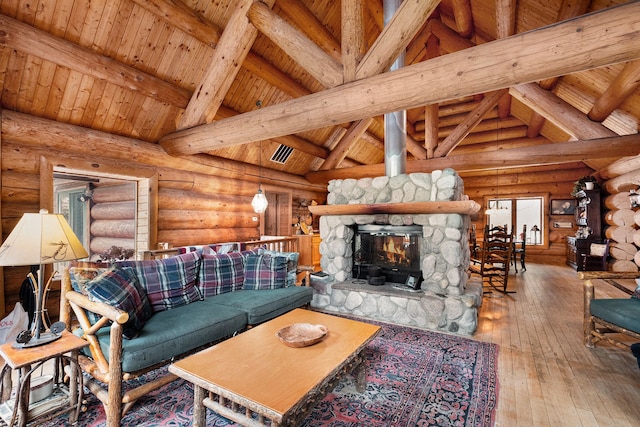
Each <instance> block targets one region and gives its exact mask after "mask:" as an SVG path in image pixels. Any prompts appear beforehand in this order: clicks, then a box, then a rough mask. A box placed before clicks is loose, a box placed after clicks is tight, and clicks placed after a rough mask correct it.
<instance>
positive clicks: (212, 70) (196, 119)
mask: <svg viewBox="0 0 640 427" xmlns="http://www.w3.org/2000/svg"><path fill="white" fill-rule="evenodd" d="M273 1H274V0H271V4H273ZM252 3H253V0H242V1H238V2H236V3H235V9H234V11H233V13H232V14H231V18H230V19H229V22H228V24H227V26H226V28H225V29H224V31H223V32H222V36H221V37H220V40H219V41H218V47H217V48H216V50H215V52H214V54H213V55H212V56H211V60H210V62H209V65H208V66H207V69H206V71H205V73H204V77H203V78H202V80H201V81H200V83H199V84H198V86H197V87H196V90H195V91H194V92H193V95H191V100H190V101H189V105H187V108H186V109H185V111H184V112H183V114H182V117H181V118H180V120H179V122H178V125H177V128H178V129H185V128H190V127H192V126H196V125H200V124H203V123H211V122H212V121H213V119H214V117H215V116H216V112H217V111H218V108H220V105H222V101H223V100H224V96H225V95H226V93H227V91H228V90H229V88H230V87H231V84H232V83H233V81H234V80H235V78H236V76H237V75H238V71H240V67H239V64H242V62H243V61H244V58H245V57H246V56H247V53H249V50H250V49H251V46H252V45H253V42H254V41H255V39H256V37H257V36H258V30H256V28H255V27H254V26H253V25H251V24H250V23H249V20H248V19H247V12H248V10H249V8H250V7H251V5H252ZM260 4H262V5H264V3H260ZM264 7H267V6H266V5H264Z"/></svg>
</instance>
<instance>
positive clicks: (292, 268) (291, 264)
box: [262, 249, 300, 286]
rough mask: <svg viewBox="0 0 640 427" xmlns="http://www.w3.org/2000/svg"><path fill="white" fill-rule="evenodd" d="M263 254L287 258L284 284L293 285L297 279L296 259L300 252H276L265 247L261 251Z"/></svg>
mask: <svg viewBox="0 0 640 427" xmlns="http://www.w3.org/2000/svg"><path fill="white" fill-rule="evenodd" d="M262 254H264V255H271V256H282V257H285V258H286V259H287V281H286V284H285V286H295V285H296V281H297V279H298V274H297V270H298V259H299V258H300V254H299V253H298V252H276V251H270V250H267V249H265V250H264V251H262Z"/></svg>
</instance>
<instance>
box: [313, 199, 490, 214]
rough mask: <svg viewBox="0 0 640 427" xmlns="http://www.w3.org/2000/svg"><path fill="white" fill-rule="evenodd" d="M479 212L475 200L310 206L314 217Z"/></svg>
mask: <svg viewBox="0 0 640 427" xmlns="http://www.w3.org/2000/svg"><path fill="white" fill-rule="evenodd" d="M479 210H480V205H479V204H478V203H477V202H475V201H473V200H459V201H448V200H446V201H436V202H404V203H373V204H344V205H316V206H309V211H311V213H312V214H314V215H373V214H390V213H397V214H400V213H404V214H429V213H459V214H474V213H476V212H478V211H479Z"/></svg>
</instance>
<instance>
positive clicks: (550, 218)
mask: <svg viewBox="0 0 640 427" xmlns="http://www.w3.org/2000/svg"><path fill="white" fill-rule="evenodd" d="M556 168H557V166H537V167H529V168H517V169H505V170H502V171H500V172H499V173H498V174H497V175H496V173H495V171H488V172H483V173H481V174H478V173H476V174H471V173H461V174H460V175H461V177H462V179H463V182H464V187H465V194H467V195H468V196H469V198H470V199H472V200H475V201H476V202H478V203H479V204H480V205H481V206H482V208H481V209H480V212H479V213H478V215H477V216H474V217H473V223H474V224H476V229H477V230H478V231H477V235H478V238H480V237H481V236H482V230H483V229H484V225H485V223H486V220H487V219H486V216H485V214H484V211H485V210H486V209H487V206H486V203H485V199H486V198H501V197H505V198H507V197H510V198H517V197H527V196H540V195H543V196H545V197H547V198H548V201H549V200H553V199H570V198H571V190H572V188H573V183H574V182H575V181H577V180H578V179H579V178H580V177H582V176H585V175H590V174H591V173H593V170H592V169H590V168H588V167H586V166H585V165H584V164H583V163H580V162H576V163H574V164H563V165H562V168H561V169H560V168H557V169H556ZM544 218H545V223H546V230H545V232H546V235H545V240H544V241H545V242H548V244H547V245H544V246H533V245H530V246H527V260H531V261H535V262H541V263H547V264H564V263H565V262H566V239H567V236H574V235H575V233H576V231H577V227H576V224H575V220H574V218H573V217H572V216H566V215H550V214H549V208H548V206H546V207H545V212H544ZM559 221H561V222H568V221H570V222H571V223H572V224H573V227H572V228H554V223H555V222H559ZM528 228H529V230H530V229H531V225H529V224H528ZM517 232H518V233H520V232H521V230H517Z"/></svg>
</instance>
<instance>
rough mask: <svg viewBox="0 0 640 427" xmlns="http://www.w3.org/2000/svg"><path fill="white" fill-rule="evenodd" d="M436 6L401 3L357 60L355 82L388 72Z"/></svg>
mask: <svg viewBox="0 0 640 427" xmlns="http://www.w3.org/2000/svg"><path fill="white" fill-rule="evenodd" d="M439 3H440V0H404V2H403V3H402V4H401V5H400V7H399V8H398V10H397V11H396V13H395V15H393V18H391V20H390V21H389V23H388V24H387V25H385V27H384V30H382V33H380V36H378V38H377V40H376V41H375V43H374V44H373V46H371V49H369V51H368V52H367V53H366V54H365V56H364V57H363V58H362V61H360V65H359V66H358V69H357V70H356V79H358V80H359V79H363V78H367V77H371V76H373V75H376V74H379V73H382V72H384V71H386V70H388V69H389V67H391V64H393V63H394V62H395V60H396V58H398V55H399V54H400V52H402V51H403V50H404V49H406V47H407V45H408V44H409V42H411V39H412V38H413V37H414V36H415V35H416V33H417V32H418V30H420V28H421V27H422V24H423V23H424V22H425V21H426V19H427V18H428V17H429V15H431V13H433V11H434V10H435V8H436V7H437V6H438V4H439Z"/></svg>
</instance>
